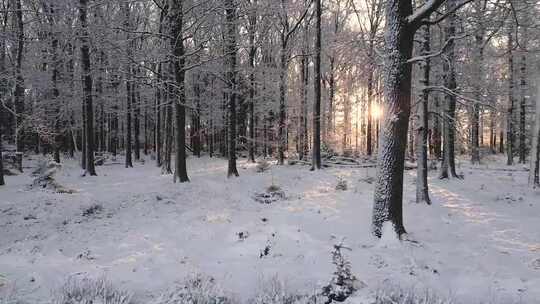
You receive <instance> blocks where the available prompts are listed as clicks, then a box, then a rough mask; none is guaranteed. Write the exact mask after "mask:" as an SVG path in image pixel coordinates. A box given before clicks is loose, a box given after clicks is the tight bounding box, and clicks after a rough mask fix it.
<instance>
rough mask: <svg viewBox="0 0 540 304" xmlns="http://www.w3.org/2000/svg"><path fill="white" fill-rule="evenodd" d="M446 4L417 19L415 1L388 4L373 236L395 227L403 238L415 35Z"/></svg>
mask: <svg viewBox="0 0 540 304" xmlns="http://www.w3.org/2000/svg"><path fill="white" fill-rule="evenodd" d="M442 2H444V1H442V0H435V1H430V2H427V3H426V4H424V5H425V7H424V8H422V9H421V11H420V12H419V13H418V14H417V15H415V16H414V18H413V17H411V16H412V14H413V5H412V1H411V0H388V1H387V2H386V17H385V20H386V30H385V41H386V48H387V49H388V50H390V52H388V54H387V56H386V57H385V67H384V73H385V75H384V78H383V79H384V81H385V85H384V101H383V105H384V107H383V108H384V110H383V117H382V121H381V129H382V130H384V132H380V133H379V149H378V157H377V162H378V164H377V177H376V185H375V194H374V205H373V215H372V232H373V234H374V235H375V236H377V237H381V236H382V234H383V227H384V226H386V225H387V223H391V227H392V228H393V230H394V232H395V233H396V234H397V235H398V236H401V235H402V234H404V233H405V227H404V226H403V170H404V164H405V149H406V146H407V132H408V127H409V116H410V111H411V76H412V67H411V64H410V63H409V62H408V60H409V59H410V58H411V55H412V51H413V41H414V34H415V32H416V30H417V29H418V28H419V26H420V25H421V20H422V19H423V18H425V17H428V16H429V15H430V14H431V12H433V11H434V10H436V9H437V8H438V7H439V6H440V5H441V4H442Z"/></svg>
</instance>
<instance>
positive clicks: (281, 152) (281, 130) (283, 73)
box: [278, 28, 289, 165]
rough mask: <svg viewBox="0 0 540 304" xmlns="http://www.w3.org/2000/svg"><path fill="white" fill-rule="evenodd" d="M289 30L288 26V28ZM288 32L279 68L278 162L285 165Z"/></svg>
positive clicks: (282, 38) (282, 39)
mask: <svg viewBox="0 0 540 304" xmlns="http://www.w3.org/2000/svg"><path fill="white" fill-rule="evenodd" d="M287 31H288V28H287ZM285 35H286V33H285V32H282V33H281V49H280V58H281V60H280V68H279V125H278V141H279V142H278V164H279V165H283V164H284V160H285V146H286V145H287V144H288V143H287V137H286V134H285V132H286V128H287V126H286V120H287V108H286V103H287V70H288V60H289V59H288V55H287V40H286V39H287V38H286V37H285Z"/></svg>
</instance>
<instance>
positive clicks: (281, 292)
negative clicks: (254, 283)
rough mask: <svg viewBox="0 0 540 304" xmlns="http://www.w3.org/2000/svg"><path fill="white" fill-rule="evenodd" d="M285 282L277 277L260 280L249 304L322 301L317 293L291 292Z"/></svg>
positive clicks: (303, 303)
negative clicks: (255, 293)
mask: <svg viewBox="0 0 540 304" xmlns="http://www.w3.org/2000/svg"><path fill="white" fill-rule="evenodd" d="M286 286H287V284H286V282H284V281H283V280H280V279H279V278H278V277H272V278H271V279H269V280H265V281H262V282H261V283H260V285H259V290H258V292H257V295H256V296H255V297H254V298H253V299H250V300H249V301H248V303H249V304H318V303H323V302H322V301H321V299H320V298H319V297H318V296H317V295H304V294H297V293H293V292H291V291H290V290H289V289H287V287H286Z"/></svg>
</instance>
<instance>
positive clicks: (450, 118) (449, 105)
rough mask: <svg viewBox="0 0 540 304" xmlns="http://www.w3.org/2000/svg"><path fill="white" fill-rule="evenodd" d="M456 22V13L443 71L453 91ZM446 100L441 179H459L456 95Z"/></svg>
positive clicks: (448, 33) (451, 4) (451, 21)
mask: <svg viewBox="0 0 540 304" xmlns="http://www.w3.org/2000/svg"><path fill="white" fill-rule="evenodd" d="M455 4H456V3H455V0H450V1H448V2H447V3H446V11H448V12H452V11H453V10H454V7H455ZM456 22H457V15H456V13H455V12H452V13H450V16H449V17H448V25H447V26H446V39H447V40H448V44H447V47H446V50H447V51H446V56H447V60H445V62H444V63H443V71H444V82H445V86H446V87H447V88H448V89H449V90H451V91H455V90H456V88H457V82H456V55H455V43H454V41H453V40H451V39H452V38H453V37H454V36H455V35H456ZM444 99H445V107H444V108H445V111H444V114H445V115H444V129H443V133H444V136H443V137H444V146H443V161H442V164H441V173H440V178H441V179H444V178H449V177H454V178H459V176H458V174H457V173H456V162H455V132H456V97H455V96H454V95H450V94H446V95H445V98H444Z"/></svg>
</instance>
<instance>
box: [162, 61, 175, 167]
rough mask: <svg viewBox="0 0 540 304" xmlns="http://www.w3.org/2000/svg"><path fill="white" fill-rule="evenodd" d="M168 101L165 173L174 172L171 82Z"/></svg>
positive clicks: (163, 165)
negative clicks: (172, 160) (172, 165)
mask: <svg viewBox="0 0 540 304" xmlns="http://www.w3.org/2000/svg"><path fill="white" fill-rule="evenodd" d="M169 66H170V65H169ZM165 86H166V97H165V99H166V102H165V103H164V107H165V139H164V141H165V144H164V145H163V146H164V148H165V151H164V156H163V164H162V168H161V172H162V173H163V174H172V173H173V171H172V168H171V158H172V145H173V125H172V124H173V121H172V116H173V108H172V102H173V96H174V94H173V92H172V91H173V89H172V85H171V84H166V85H165Z"/></svg>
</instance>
